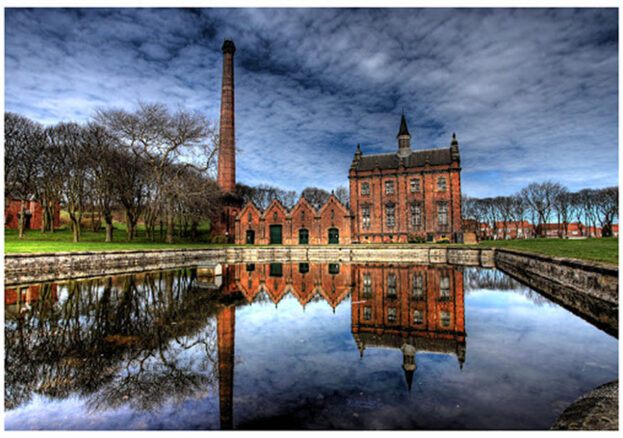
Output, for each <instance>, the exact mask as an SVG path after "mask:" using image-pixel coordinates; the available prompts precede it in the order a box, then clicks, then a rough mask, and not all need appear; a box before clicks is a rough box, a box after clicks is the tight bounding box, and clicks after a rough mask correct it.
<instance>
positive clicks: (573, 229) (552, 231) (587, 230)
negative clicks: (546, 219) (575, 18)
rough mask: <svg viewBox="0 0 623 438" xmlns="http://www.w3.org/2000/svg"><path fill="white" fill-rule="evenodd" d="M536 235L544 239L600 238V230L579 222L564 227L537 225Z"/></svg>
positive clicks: (558, 224)
mask: <svg viewBox="0 0 623 438" xmlns="http://www.w3.org/2000/svg"><path fill="white" fill-rule="evenodd" d="M536 234H537V236H544V237H546V238H556V237H559V238H575V237H601V228H599V227H593V226H586V225H584V224H582V223H579V222H571V223H568V224H566V225H565V224H561V223H550V224H540V225H538V226H537V227H536Z"/></svg>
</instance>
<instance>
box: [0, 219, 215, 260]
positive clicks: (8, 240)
mask: <svg viewBox="0 0 623 438" xmlns="http://www.w3.org/2000/svg"><path fill="white" fill-rule="evenodd" d="M137 228H138V230H137V237H135V238H134V239H133V240H132V241H131V242H128V241H127V240H126V230H125V226H124V224H121V223H115V231H114V234H113V242H105V239H106V233H105V231H104V230H103V229H102V230H100V231H98V232H93V231H91V230H82V236H81V237H80V242H78V243H74V242H73V241H72V240H73V234H72V232H71V230H70V229H69V227H62V228H60V229H58V230H56V231H55V232H54V233H50V232H47V233H45V234H41V232H40V231H39V230H27V231H26V235H25V236H24V237H23V238H21V239H20V238H19V237H17V230H8V229H5V230H4V252H5V254H9V253H35V252H69V251H114V250H126V249H161V248H205V247H208V246H217V245H216V244H209V243H207V242H205V235H207V230H209V225H207V227H206V226H204V225H203V224H202V226H201V227H200V228H199V235H200V239H199V240H202V238H203V240H204V241H203V242H197V243H192V242H190V240H189V239H184V238H182V239H180V238H178V237H175V239H174V241H175V243H173V244H169V243H165V242H164V240H163V239H160V238H159V230H158V229H156V240H155V241H154V242H152V241H151V240H149V239H148V238H147V237H146V234H145V226H144V225H140V224H139V225H138V227H137Z"/></svg>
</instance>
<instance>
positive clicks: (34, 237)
mask: <svg viewBox="0 0 623 438" xmlns="http://www.w3.org/2000/svg"><path fill="white" fill-rule="evenodd" d="M208 230H209V225H205V224H202V226H201V227H200V230H199V231H200V234H201V237H200V240H203V242H198V243H192V242H190V241H189V240H188V239H180V238H178V237H176V238H175V243H173V244H168V243H165V242H164V241H163V240H161V239H159V233H158V230H157V231H156V235H157V239H156V241H155V242H152V241H151V240H149V239H147V237H146V236H145V227H144V226H142V225H139V226H138V236H137V237H136V238H134V240H132V241H131V242H127V241H126V240H125V239H126V237H125V227H124V225H123V224H119V223H116V224H115V233H114V242H110V243H106V242H104V240H105V233H104V230H101V231H99V232H93V231H90V230H83V232H82V237H81V241H80V242H78V243H73V242H72V239H73V235H72V233H71V231H70V230H69V229H68V227H63V228H62V229H60V230H58V231H56V232H54V233H49V232H48V233H46V234H41V232H40V231H38V230H29V231H27V232H26V236H25V237H24V238H23V239H20V238H18V237H17V230H7V229H5V230H4V233H5V234H4V252H5V253H6V254H9V253H36V252H69V251H113V250H128V249H162V248H206V247H210V246H222V245H219V244H210V243H207V242H205V236H206V235H207V231H208ZM396 245H397V244H396ZM425 245H428V244H425ZM244 246H252V245H244ZM255 246H264V245H255ZM374 246H377V245H374ZM378 246H382V245H378ZM452 246H470V247H474V246H478V247H496V248H512V249H518V250H523V251H528V252H535V253H539V254H547V255H552V256H559V257H570V258H576V259H584V260H593V261H598V262H604V263H609V264H613V265H618V263H619V239H618V238H613V237H609V238H601V239H584V240H566V239H527V240H490V241H484V242H481V243H480V244H479V245H452Z"/></svg>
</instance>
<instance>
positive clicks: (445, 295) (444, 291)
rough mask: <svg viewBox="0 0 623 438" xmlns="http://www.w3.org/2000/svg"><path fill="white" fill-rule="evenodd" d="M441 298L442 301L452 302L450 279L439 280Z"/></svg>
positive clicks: (442, 278)
mask: <svg viewBox="0 0 623 438" xmlns="http://www.w3.org/2000/svg"><path fill="white" fill-rule="evenodd" d="M439 298H440V300H441V301H448V300H450V277H441V278H440V279H439Z"/></svg>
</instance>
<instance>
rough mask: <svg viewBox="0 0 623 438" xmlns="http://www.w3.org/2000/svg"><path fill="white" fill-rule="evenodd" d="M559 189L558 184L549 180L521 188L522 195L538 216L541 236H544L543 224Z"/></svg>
mask: <svg viewBox="0 0 623 438" xmlns="http://www.w3.org/2000/svg"><path fill="white" fill-rule="evenodd" d="M561 190H562V186H561V185H560V184H558V183H554V182H551V181H545V182H544V183H540V184H539V183H531V184H530V185H528V187H525V188H523V189H522V190H521V195H522V197H523V198H524V199H525V200H526V202H527V203H528V205H529V206H530V208H531V209H532V210H533V211H534V212H535V213H536V215H537V217H538V221H539V226H540V228H541V236H542V237H544V236H545V224H547V223H548V222H549V219H550V215H551V212H552V208H553V205H554V199H555V198H556V196H557V195H558V193H560V191H561ZM533 223H534V222H533Z"/></svg>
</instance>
